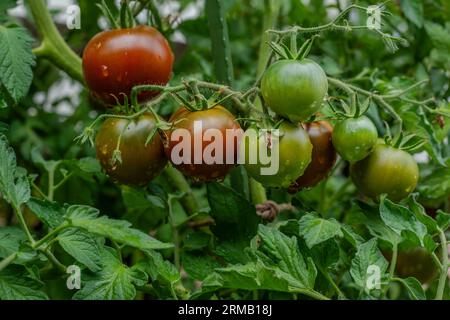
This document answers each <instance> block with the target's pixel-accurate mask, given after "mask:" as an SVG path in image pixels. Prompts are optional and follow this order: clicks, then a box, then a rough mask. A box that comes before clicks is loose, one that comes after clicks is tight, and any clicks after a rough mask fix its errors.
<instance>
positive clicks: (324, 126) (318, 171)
mask: <svg viewBox="0 0 450 320" xmlns="http://www.w3.org/2000/svg"><path fill="white" fill-rule="evenodd" d="M303 126H304V128H305V129H306V131H308V135H309V139H310V140H311V143H312V145H313V149H312V159H311V162H310V164H309V165H308V167H307V168H306V170H305V172H304V173H303V174H302V175H301V176H300V177H299V178H298V179H297V180H296V181H295V182H294V183H293V184H292V185H291V186H290V187H289V188H288V191H289V192H290V193H297V192H298V191H299V190H301V189H303V188H311V187H314V186H315V185H316V184H317V183H319V182H320V181H321V180H322V179H324V178H325V177H326V176H327V175H328V173H329V172H330V170H331V168H333V165H334V163H335V162H336V151H335V150H334V147H333V143H332V141H331V139H332V134H333V127H332V126H331V125H330V124H329V123H328V122H327V121H316V122H311V123H306V124H304V125H303Z"/></svg>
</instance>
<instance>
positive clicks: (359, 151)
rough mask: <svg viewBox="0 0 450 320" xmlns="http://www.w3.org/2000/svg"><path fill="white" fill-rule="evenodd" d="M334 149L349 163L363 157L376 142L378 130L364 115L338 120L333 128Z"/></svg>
mask: <svg viewBox="0 0 450 320" xmlns="http://www.w3.org/2000/svg"><path fill="white" fill-rule="evenodd" d="M332 139H333V145H334V147H335V148H336V151H337V152H338V153H339V155H340V156H341V157H342V158H343V159H344V160H347V161H349V162H350V163H354V162H356V161H359V160H361V159H364V158H365V157H367V156H368V155H369V153H370V152H371V151H372V149H373V148H374V147H375V145H376V144H377V140H378V132H377V128H376V127H375V125H374V124H373V123H372V121H370V119H369V118H367V117H366V116H360V117H358V118H347V119H345V120H341V121H339V122H338V123H337V124H336V125H335V126H334V130H333V138H332Z"/></svg>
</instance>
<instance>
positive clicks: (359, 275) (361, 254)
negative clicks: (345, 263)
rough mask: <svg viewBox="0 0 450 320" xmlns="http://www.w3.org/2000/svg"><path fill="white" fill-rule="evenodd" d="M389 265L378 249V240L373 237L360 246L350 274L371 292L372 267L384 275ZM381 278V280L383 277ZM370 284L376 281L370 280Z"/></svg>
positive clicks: (357, 282)
mask: <svg viewBox="0 0 450 320" xmlns="http://www.w3.org/2000/svg"><path fill="white" fill-rule="evenodd" d="M387 267H388V262H387V261H386V259H385V258H384V257H383V255H382V254H381V252H380V250H379V249H378V247H377V240H376V239H371V240H369V241H367V242H365V243H363V244H361V245H359V246H358V250H357V252H356V254H355V257H354V258H353V260H352V264H351V268H350V275H351V276H352V278H353V280H354V281H355V283H356V285H357V286H358V287H360V288H361V289H363V290H364V291H365V292H370V291H371V290H370V287H369V286H368V284H369V281H370V280H372V276H373V273H372V272H373V270H372V268H375V269H378V271H379V276H380V277H382V276H383V275H384V274H385V273H386V270H387ZM379 280H380V282H381V278H380V279H379ZM370 284H371V285H372V284H374V283H372V282H370Z"/></svg>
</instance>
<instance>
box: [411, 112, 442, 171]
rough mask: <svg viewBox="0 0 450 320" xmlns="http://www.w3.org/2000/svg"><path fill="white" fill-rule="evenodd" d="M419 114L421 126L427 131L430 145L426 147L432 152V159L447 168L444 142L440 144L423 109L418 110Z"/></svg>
mask: <svg viewBox="0 0 450 320" xmlns="http://www.w3.org/2000/svg"><path fill="white" fill-rule="evenodd" d="M417 114H418V115H419V117H420V122H419V126H420V127H422V128H423V129H425V132H426V133H427V136H428V142H429V143H428V144H427V145H426V146H427V147H428V149H429V150H430V151H431V152H430V155H431V157H432V158H433V159H434V160H435V161H436V162H437V163H439V164H440V165H441V166H444V167H446V164H445V161H444V159H443V157H442V145H443V144H442V142H440V141H439V140H438V139H437V138H436V132H435V131H434V128H433V126H432V125H431V123H430V122H429V121H428V118H427V116H426V114H425V112H424V111H423V109H422V108H418V109H417Z"/></svg>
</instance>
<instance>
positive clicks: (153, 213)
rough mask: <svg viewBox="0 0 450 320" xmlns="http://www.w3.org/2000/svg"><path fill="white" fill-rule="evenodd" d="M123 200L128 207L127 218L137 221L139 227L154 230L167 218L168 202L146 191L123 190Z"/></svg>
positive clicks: (127, 188) (124, 188)
mask: <svg viewBox="0 0 450 320" xmlns="http://www.w3.org/2000/svg"><path fill="white" fill-rule="evenodd" d="M122 198H123V202H124V203H125V206H126V207H127V215H126V216H125V218H126V219H127V220H131V221H137V223H138V225H140V226H145V227H146V228H149V229H153V228H155V227H157V226H158V225H160V224H161V223H162V222H164V220H165V219H166V218H167V215H168V212H169V211H168V208H167V202H166V201H164V200H163V199H161V198H160V197H158V196H155V195H152V194H149V193H148V192H145V191H144V190H140V189H134V188H130V187H123V188H122Z"/></svg>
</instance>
